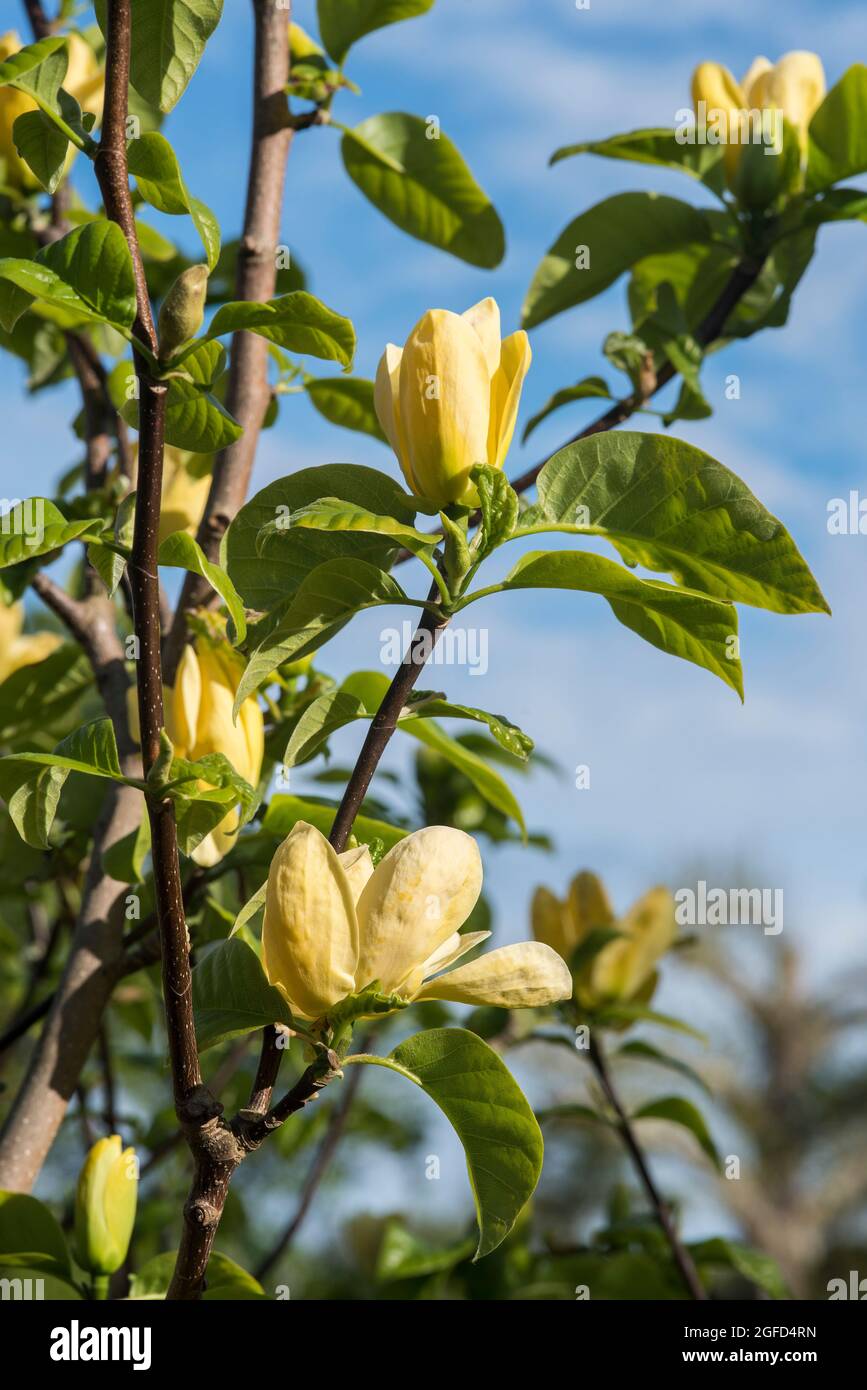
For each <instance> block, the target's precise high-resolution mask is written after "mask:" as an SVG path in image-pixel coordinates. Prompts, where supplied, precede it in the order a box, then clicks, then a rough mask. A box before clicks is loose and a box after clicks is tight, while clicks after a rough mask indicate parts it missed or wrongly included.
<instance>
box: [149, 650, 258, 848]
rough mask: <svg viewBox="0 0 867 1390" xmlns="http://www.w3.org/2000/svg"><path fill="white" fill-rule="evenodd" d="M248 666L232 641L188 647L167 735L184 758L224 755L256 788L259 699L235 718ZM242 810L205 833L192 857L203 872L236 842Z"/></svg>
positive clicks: (171, 693) (169, 708) (170, 697)
mask: <svg viewBox="0 0 867 1390" xmlns="http://www.w3.org/2000/svg"><path fill="white" fill-rule="evenodd" d="M243 669H244V668H243V662H242V661H241V659H240V658H239V657H238V656H237V654H236V653H235V652H234V651H232V649H231V647H229V645H228V644H227V643H222V644H218V643H215V642H210V641H208V640H206V639H205V638H200V639H199V640H197V642H196V645H195V647H190V646H188V647H185V649H184V654H183V656H182V657H181V660H180V662H179V663H178V671H177V676H176V677H175V683H174V685H173V686H172V688H171V689H170V690H167V691H166V692H165V697H166V702H165V718H166V731H167V733H168V735H169V738H170V739H171V741H172V743H173V744H174V748H175V752H176V753H177V755H178V757H180V758H187V759H189V761H190V762H196V761H197V760H198V759H199V758H203V757H204V756H205V754H207V753H223V754H224V755H225V757H227V758H228V759H229V762H230V763H231V764H232V766H233V768H234V769H235V771H236V772H237V773H239V774H240V776H241V777H243V778H244V779H245V780H246V781H247V782H249V783H250V785H251V786H252V787H255V786H257V785H258V782H259V777H260V776H261V773H262V760H263V758H264V755H265V721H264V719H263V717H262V711H261V709H260V708H259V704H258V702H257V700H256V698H255V696H250V697H249V699H246V700H245V701H244V702H243V704H242V705H241V709H240V711H239V713H238V722H237V724H236V723H234V722H233V720H232V706H233V704H234V701H235V693H236V691H237V689H238V684H239V682H240V679H241V675H242V673H243ZM239 825H240V812H239V810H238V809H237V808H235V809H234V810H232V811H230V812H229V814H228V815H227V816H226V817H225V818H224V819H223V820H222V821H221V822H220V824H219V825H218V826H216V827H215V829H213V830H212V831H211V832H210V834H209V835H206V836H205V838H204V840H202V842H201V844H200V845H198V846H197V848H196V849H195V850H194V851H193V855H192V858H193V859H194V860H195V861H196V863H197V864H200V865H202V867H204V868H210V867H211V866H212V865H214V864H217V863H218V862H219V861H220V860H221V859H222V858H223V855H225V854H228V852H229V850H230V849H232V847H233V845H234V844H235V841H236V839H237V831H238V827H239Z"/></svg>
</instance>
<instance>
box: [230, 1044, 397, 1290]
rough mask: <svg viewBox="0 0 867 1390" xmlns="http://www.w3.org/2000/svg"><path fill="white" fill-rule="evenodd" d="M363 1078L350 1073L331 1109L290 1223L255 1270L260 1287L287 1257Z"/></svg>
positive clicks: (358, 1071) (365, 1047) (364, 1047)
mask: <svg viewBox="0 0 867 1390" xmlns="http://www.w3.org/2000/svg"><path fill="white" fill-rule="evenodd" d="M370 1046H371V1042H370V1038H369V1037H368V1038H365V1039H364V1040H363V1041H362V1043H361V1044H360V1046H359V1051H360V1052H369V1051H370ZM363 1075H364V1068H363V1067H353V1068H352V1072H351V1074H350V1076H349V1079H348V1080H347V1081H346V1082H345V1084H344V1087H343V1091H342V1092H341V1095H340V1098H339V1100H338V1101H337V1102H336V1104H335V1105H334V1107H333V1109H332V1111H331V1115H330V1116H329V1120H328V1128H327V1130H326V1131H325V1134H324V1136H323V1138H322V1142H321V1143H320V1145H319V1148H318V1149H317V1150H316V1155H315V1157H314V1159H313V1162H312V1164H311V1165H310V1171H309V1173H308V1174H307V1178H306V1180H305V1182H304V1186H303V1187H302V1189H301V1196H300V1197H299V1199H298V1205H297V1207H296V1208H295V1212H294V1215H293V1217H292V1220H291V1221H290V1222H289V1224H288V1226H287V1227H286V1229H285V1230H284V1231H283V1233H282V1235H281V1236H280V1237H279V1239H278V1240H277V1241H276V1242H275V1244H274V1246H273V1247H272V1249H271V1250H270V1251H269V1252H268V1254H267V1255H266V1256H265V1258H264V1259H263V1260H262V1261H261V1263H260V1264H259V1267H258V1268H257V1270H256V1278H257V1279H258V1280H259V1282H260V1283H262V1282H263V1281H264V1279H265V1277H266V1275H267V1274H268V1273H269V1272H270V1271H271V1270H272V1269H273V1267H274V1265H275V1264H276V1263H277V1261H278V1260H280V1259H281V1258H282V1257H283V1256H284V1255H285V1254H286V1251H287V1250H288V1249H289V1247H290V1245H291V1244H292V1242H293V1240H294V1239H295V1237H296V1236H297V1234H298V1231H299V1229H300V1227H301V1225H302V1223H303V1221H304V1219H305V1217H306V1216H307V1213H308V1212H309V1210H310V1207H311V1206H312V1204H313V1199H314V1197H315V1196H316V1193H317V1191H318V1189H319V1187H320V1185H321V1183H322V1180H323V1178H324V1177H325V1175H326V1173H327V1172H328V1169H329V1167H330V1166H331V1161H332V1159H333V1158H334V1155H335V1153H336V1151H337V1146H338V1144H339V1143H340V1141H341V1139H342V1138H343V1133H344V1130H345V1128H346V1122H347V1120H348V1119H349V1112H350V1110H351V1109H352V1105H353V1102H354V1101H355V1097H356V1094H357V1092H358V1087H359V1086H360V1084H361V1079H362V1076H363Z"/></svg>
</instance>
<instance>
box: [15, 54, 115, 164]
mask: <svg viewBox="0 0 867 1390" xmlns="http://www.w3.org/2000/svg"><path fill="white" fill-rule="evenodd" d="M66 40H67V50H66V51H67V55H68V59H69V64H68V67H67V69H66V76H65V78H64V79H63V86H64V88H65V90H66V91H67V92H69V93H70V94H71V95H72V96H74V97H75V99H76V101H77V102H78V103H79V105H80V106H81V108H82V110H84V111H91V112H93V113H94V115H95V116H96V120H97V124H98V123H99V121H100V119H101V117H102V105H103V98H104V81H103V72H102V67H101V65H100V62H99V59H98V58H97V56H96V54H95V53H94V51H93V49H92V48H91V46H90V44H89V43H87V42H86V41H85V40H84V39H83V38H82V37H81V36H80V35H79V34H68V35H66ZM20 48H21V39H20V38H19V36H18V34H17V33H16V32H15V30H14V29H10V30H9V32H8V33H6V34H3V35H2V36H0V62H5V61H6V59H7V58H11V57H12V56H13V54H15V53H17V52H18V51H19V50H20ZM38 109H39V108H38V107H37V105H36V102H35V101H33V100H32V99H31V98H30V97H28V96H26V95H25V94H24V92H19V91H16V89H15V88H14V87H0V159H3V160H5V163H6V182H7V183H8V184H10V185H11V186H12V187H13V188H19V189H21V190H23V191H29V190H31V189H35V188H39V187H40V184H39V180H38V179H37V178H36V176H35V174H34V173H33V172H32V170H31V169H30V167H29V165H28V164H26V163H25V161H24V160H23V159H22V158H21V156H20V155H19V153H18V151H17V149H16V148H15V141H14V139H13V137H12V128H13V126H14V124H15V122H16V120H17V119H18V117H19V116H23V115H25V114H26V112H28V111H37V110H38ZM73 154H74V150H73V148H72V146H70V159H71V158H72V155H73Z"/></svg>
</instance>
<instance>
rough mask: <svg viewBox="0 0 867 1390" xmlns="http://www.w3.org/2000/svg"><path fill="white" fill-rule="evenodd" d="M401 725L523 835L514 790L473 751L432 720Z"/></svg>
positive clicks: (409, 721) (519, 809)
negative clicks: (431, 750) (461, 776)
mask: <svg viewBox="0 0 867 1390" xmlns="http://www.w3.org/2000/svg"><path fill="white" fill-rule="evenodd" d="M401 728H402V729H403V731H404V733H407V734H409V735H410V737H411V738H415V739H418V741H419V743H423V744H424V745H425V746H426V747H427V748H432V749H433V751H434V752H435V753H439V754H440V756H441V757H443V758H445V760H446V762H448V763H451V765H452V767H456V768H457V769H458V771H459V772H462V773H463V774H464V776H465V777H467V778H468V779H469V780H470V782H472V784H473V786H474V787H475V789H476V791H477V792H478V793H479V794H480V795H481V796H482V797H484V799H485V801H487V802H488V803H489V805H491V806H493V807H494V809H495V810H497V811H501V812H502V814H503V815H504V816H508V817H509V818H510V819H511V820H513V821H514V822H515V823H516V825H518V826H519V828H520V830H521V834H522V835H523V837H524V839H525V840H526V838H527V827H526V825H525V823H524V813H523V811H522V810H521V807H520V805H519V803H518V800H517V798H516V797H515V794H514V792H513V791H512V789H511V787H510V786H509V785H508V783H507V782H504V780H503V778H502V777H501V776H500V774H499V773H498V772H495V771H494V770H493V768H492V767H491V766H490V765H489V764H488V763H486V762H485V760H484V758H480V757H479V755H478V754H477V753H474V752H473V751H472V750H471V749H469V748H467V747H465V746H464V744H462V743H459V742H458V740H457V739H454V738H452V737H451V735H450V734H447V733H446V731H445V729H441V728H440V726H439V724H436V723H435V722H434V720H433V719H412V720H405V721H401Z"/></svg>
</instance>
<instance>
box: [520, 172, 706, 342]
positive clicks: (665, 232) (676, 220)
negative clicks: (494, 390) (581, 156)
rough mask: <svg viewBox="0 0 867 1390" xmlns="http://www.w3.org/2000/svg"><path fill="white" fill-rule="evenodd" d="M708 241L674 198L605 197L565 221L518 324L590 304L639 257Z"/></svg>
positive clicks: (700, 218) (698, 216)
mask: <svg viewBox="0 0 867 1390" xmlns="http://www.w3.org/2000/svg"><path fill="white" fill-rule="evenodd" d="M710 236H711V225H710V223H709V221H708V219H707V218H706V217H705V215H704V214H703V213H702V212H700V211H699V210H698V209H697V208H694V207H692V206H691V205H690V204H689V203H682V202H679V201H678V199H676V198H666V197H663V196H662V195H661V194H658V193H617V194H615V196H614V197H613V198H606V199H605V201H604V202H602V203H597V205H596V206H595V207H592V208H590V209H589V211H587V212H583V213H581V215H580V216H579V217H576V218H575V219H574V221H572V222H570V223H569V225H568V227H566V228H565V229H564V231H563V232H561V234H560V236H559V237H558V238H557V240H556V241H555V243H554V245H553V246H552V247H551V249H550V251H549V252H548V254H547V255H546V256H545V258H544V259H543V260H542V262H541V263H540V265H539V267H538V269H537V270H536V274H535V275H534V277H533V280H532V283H531V285H530V288H529V290H528V291H527V297H526V299H525V300H524V308H523V311H522V322H523V325H524V327H525V328H535V327H536V326H537V325H538V324H540V323H544V322H545V320H546V319H550V318H553V316H554V315H555V314H560V313H562V312H563V310H564V309H571V308H573V307H574V305H576V304H583V303H584V302H585V301H586V300H588V299H592V298H593V297H594V296H595V295H597V294H600V293H601V292H602V290H605V289H607V288H608V286H609V285H613V284H614V281H615V280H617V279H618V278H619V277H620V276H621V275H622V274H623V273H624V271H627V270H629V269H630V268H631V267H632V266H634V265H635V263H636V262H637V261H640V260H641V259H642V257H644V256H649V255H651V254H653V253H656V252H660V251H670V250H673V249H674V248H676V247H678V246H683V245H686V244H687V243H689V242H701V241H708V240H709V239H710ZM576 262H577V263H576ZM579 266H580V267H583V268H579Z"/></svg>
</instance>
